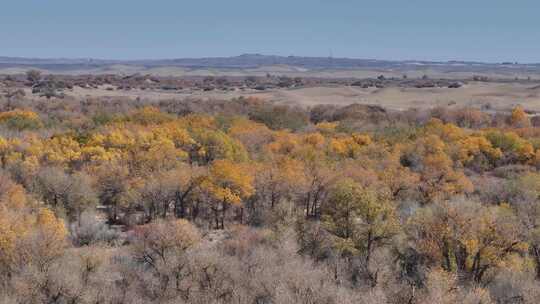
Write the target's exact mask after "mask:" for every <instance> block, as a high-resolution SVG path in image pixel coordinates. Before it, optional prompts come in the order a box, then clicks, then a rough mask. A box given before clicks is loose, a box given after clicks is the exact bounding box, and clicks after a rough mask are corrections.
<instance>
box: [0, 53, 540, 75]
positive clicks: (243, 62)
mask: <svg viewBox="0 0 540 304" xmlns="http://www.w3.org/2000/svg"><path fill="white" fill-rule="evenodd" d="M115 66H124V67H130V66H131V67H133V68H135V69H137V70H139V71H141V72H144V71H145V70H148V71H150V72H151V71H152V69H160V71H162V70H163V68H165V67H170V68H177V69H178V68H181V69H189V70H198V69H199V70H207V69H218V70H256V69H259V72H262V71H264V69H263V70H261V68H265V67H273V68H272V69H268V71H276V70H277V71H279V70H282V69H284V70H286V69H285V68H283V67H293V68H295V69H293V70H294V71H303V72H321V71H353V70H355V71H368V70H369V71H374V72H376V71H380V72H381V73H383V72H392V73H405V72H407V71H413V72H414V71H435V72H437V73H443V74H444V73H480V74H481V73H499V74H508V75H514V74H520V75H522V74H534V75H540V64H518V63H508V62H505V63H482V62H467V61H447V62H436V61H392V60H373V59H353V58H331V57H300V56H273V55H261V54H244V55H240V56H234V57H211V58H177V59H157V60H103V59H92V58H79V59H70V58H57V59H43V58H18V57H1V56H0V73H1V72H2V70H4V71H6V70H10V71H24V70H27V69H30V68H36V69H42V70H46V71H49V72H53V73H70V72H73V71H77V72H79V73H82V72H85V71H88V72H89V73H106V72H115V71H116V70H115ZM276 66H281V67H282V68H278V69H276ZM129 70H133V69H129ZM209 73H210V72H209Z"/></svg>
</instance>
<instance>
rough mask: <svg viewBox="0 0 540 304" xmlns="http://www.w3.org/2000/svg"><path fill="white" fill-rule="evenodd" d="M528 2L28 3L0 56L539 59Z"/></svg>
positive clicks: (11, 15) (15, 10)
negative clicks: (262, 55)
mask: <svg viewBox="0 0 540 304" xmlns="http://www.w3.org/2000/svg"><path fill="white" fill-rule="evenodd" d="M539 9H540V3H538V2H535V1H531V0H525V1H520V2H519V3H510V2H509V1H501V0H495V1H487V0H478V1H475V2H474V3H470V1H465V0H455V1H452V2H444V3H440V2H439V3H435V2H434V1H427V0H413V1H408V2H405V1H397V0H393V1H391V0H388V1H377V2H375V1H352V0H341V1H308V0H297V1H294V2H290V1H284V0H276V1H272V2H267V3H256V2H254V1H246V0H237V1H227V2H225V1H210V0H200V1H173V0H161V1H153V2H151V3H150V2H148V1H141V0H134V1H124V0H121V1H104V0H95V1H91V2H75V1H67V0H57V1H39V0H20V1H16V2H15V1H10V2H9V3H4V4H3V9H2V10H0V41H1V42H0V45H1V48H0V56H13V57H39V58H102V59H128V60H131V59H164V58H187V57H190V58H200V57H227V56H237V55H240V54H244V53H261V54H267V55H281V56H289V55H296V56H322V57H326V56H333V57H348V58H372V59H388V60H404V59H411V60H433V61H447V60H465V61H482V62H503V61H512V62H514V61H517V62H520V63H527V62H529V63H531V62H540V31H538V28H540V19H538V18H537V16H536V12H538V11H539Z"/></svg>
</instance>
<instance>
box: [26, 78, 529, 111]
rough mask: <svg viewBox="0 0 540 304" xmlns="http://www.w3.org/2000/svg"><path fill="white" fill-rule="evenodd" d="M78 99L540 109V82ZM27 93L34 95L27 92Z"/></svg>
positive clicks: (77, 91)
mask: <svg viewBox="0 0 540 304" xmlns="http://www.w3.org/2000/svg"><path fill="white" fill-rule="evenodd" d="M65 93H66V94H67V95H70V96H73V97H75V98H77V99H80V98H85V97H105V96H108V97H128V98H133V99H135V98H141V99H146V100H153V101H155V100H162V99H179V100H181V99H185V98H202V99H231V98H234V97H239V96H246V97H247V96H255V97H259V98H263V99H265V100H269V101H274V102H279V103H286V104H297V105H300V106H313V105H318V104H336V105H347V104H352V103H360V104H375V105H380V106H383V107H386V108H390V109H396V110H404V109H408V108H432V107H435V106H439V105H456V106H474V107H481V106H485V105H488V104H489V105H491V107H492V108H493V109H500V110H506V109H509V108H512V107H513V106H515V105H516V104H521V105H523V106H524V107H525V108H526V109H528V110H532V111H540V86H538V85H535V84H533V83H531V84H528V85H526V84H518V83H484V82H472V83H469V84H468V85H466V86H464V87H462V88H458V89H448V88H422V89H418V88H397V87H390V88H383V89H375V88H369V89H362V88H359V87H345V86H340V87H310V88H299V89H273V90H267V91H255V90H246V91H240V90H237V91H228V92H224V91H210V92H203V91H192V90H183V91H179V92H165V91H149V90H145V91H143V90H130V91H122V90H113V91H110V90H107V89H106V88H105V87H103V88H99V89H83V88H79V87H76V88H74V89H73V90H71V91H66V92H65ZM27 96H32V94H31V93H30V92H27Z"/></svg>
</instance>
